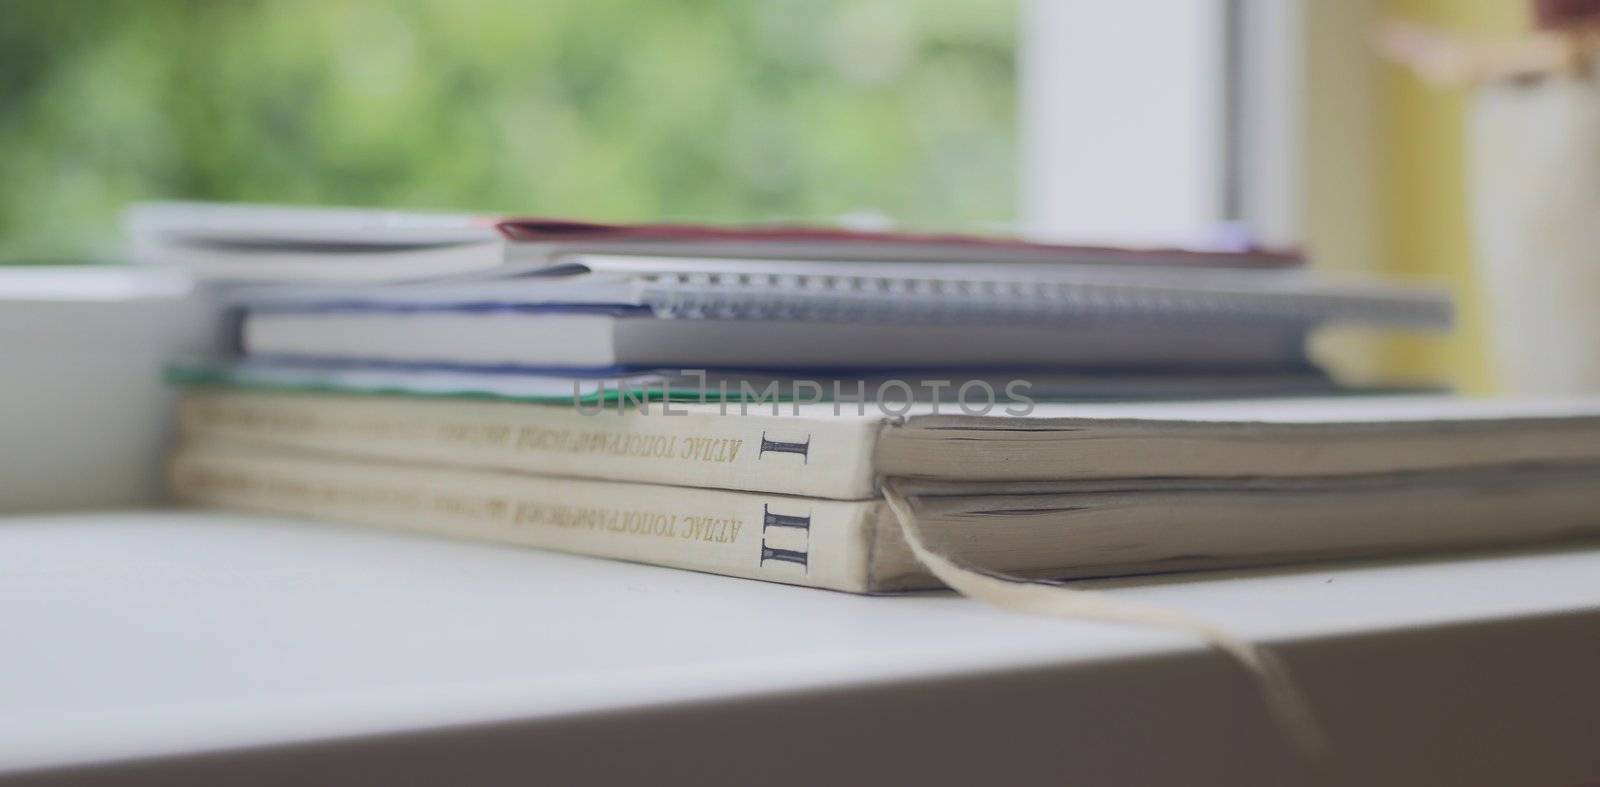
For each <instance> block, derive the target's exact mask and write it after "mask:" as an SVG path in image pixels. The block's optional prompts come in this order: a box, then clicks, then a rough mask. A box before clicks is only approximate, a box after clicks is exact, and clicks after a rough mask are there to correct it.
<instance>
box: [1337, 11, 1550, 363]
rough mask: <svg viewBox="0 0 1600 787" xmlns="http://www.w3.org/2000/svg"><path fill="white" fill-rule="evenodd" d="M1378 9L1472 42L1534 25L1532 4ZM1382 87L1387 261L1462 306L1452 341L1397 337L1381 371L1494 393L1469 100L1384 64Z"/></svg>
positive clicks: (1400, 272)
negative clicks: (1475, 249)
mask: <svg viewBox="0 0 1600 787" xmlns="http://www.w3.org/2000/svg"><path fill="white" fill-rule="evenodd" d="M1339 1H1340V0H1313V2H1339ZM1380 8H1381V9H1382V13H1383V15H1384V16H1385V17H1386V18H1389V19H1397V18H1398V19H1406V20H1410V21H1415V22H1421V23H1424V24H1430V25H1437V26H1440V27H1444V28H1447V29H1450V30H1454V31H1458V32H1461V33H1464V34H1468V35H1484V36H1505V35H1512V34H1515V33H1517V32H1520V31H1525V30H1527V29H1528V26H1529V15H1528V9H1527V4H1526V3H1524V2H1521V0H1383V1H1382V3H1381V4H1380ZM1381 89H1382V102H1383V104H1382V109H1383V111H1382V121H1381V133H1380V135H1379V137H1380V139H1381V142H1380V149H1381V157H1380V161H1379V165H1380V166H1381V167H1382V175H1381V177H1380V181H1379V182H1380V188H1381V191H1382V203H1383V204H1382V208H1383V210H1382V214H1381V215H1382V224H1381V228H1380V230H1379V232H1380V236H1381V241H1380V246H1381V254H1382V258H1383V259H1382V264H1383V266H1384V268H1385V269H1386V271H1387V272H1389V273H1391V274H1395V275H1397V276H1403V277H1422V278H1427V279H1429V280H1435V281H1443V282H1447V283H1449V284H1450V285H1451V286H1452V287H1453V288H1454V290H1455V292H1456V297H1457V303H1458V306H1459V307H1460V312H1459V314H1460V321H1459V323H1458V328H1457V330H1456V332H1455V334H1454V335H1453V336H1452V337H1451V338H1450V339H1448V340H1422V339H1397V340H1395V341H1393V342H1391V343H1389V344H1387V345H1386V346H1385V347H1383V348H1382V359H1381V366H1382V368H1383V369H1384V370H1385V371H1386V372H1388V373H1390V374H1393V375H1396V376H1400V377H1405V378H1416V379H1438V380H1449V381H1451V382H1453V383H1454V384H1455V385H1456V386H1458V387H1459V388H1461V389H1462V390H1464V391H1472V392H1487V391H1490V390H1492V389H1493V387H1494V380H1493V377H1492V375H1491V374H1490V371H1489V364H1488V359H1487V348H1486V346H1485V335H1484V330H1485V325H1484V320H1483V314H1482V310H1481V295H1480V293H1479V292H1478V291H1477V289H1476V286H1475V283H1474V280H1473V277H1472V266H1473V259H1472V249H1471V244H1470V240H1469V237H1468V225H1467V222H1468V220H1469V217H1468V210H1467V204H1468V201H1467V196H1466V188H1467V182H1466V178H1467V174H1468V173H1467V171H1466V151H1465V149H1464V145H1463V141H1464V131H1465V125H1464V119H1465V118H1464V111H1465V108H1466V100H1467V95H1466V94H1465V93H1464V92H1462V91H1450V90H1441V89H1438V88H1434V87H1430V86H1427V85H1424V84H1422V83H1421V82H1419V81H1418V80H1417V79H1416V78H1415V77H1414V76H1412V75H1411V74H1410V73H1408V72H1406V71H1405V70H1404V69H1402V68H1399V67H1396V66H1393V65H1385V66H1383V73H1382V88H1381Z"/></svg>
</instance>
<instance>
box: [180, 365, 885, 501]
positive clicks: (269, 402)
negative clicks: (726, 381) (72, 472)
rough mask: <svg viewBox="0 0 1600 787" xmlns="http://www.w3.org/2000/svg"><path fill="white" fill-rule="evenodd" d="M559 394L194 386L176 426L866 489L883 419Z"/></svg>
mask: <svg viewBox="0 0 1600 787" xmlns="http://www.w3.org/2000/svg"><path fill="white" fill-rule="evenodd" d="M773 406H774V405H773V404H772V403H770V402H769V403H767V404H764V405H751V406H750V408H749V409H748V413H747V414H740V410H739V407H740V405H739V404H737V403H732V404H729V405H728V412H727V414H726V415H724V414H723V413H722V410H721V408H719V406H718V405H692V406H691V405H673V406H672V408H663V406H662V403H660V402H652V403H650V404H649V405H648V407H649V409H648V410H647V411H646V412H639V411H638V409H637V408H636V407H635V406H633V405H628V406H621V407H619V406H616V405H611V406H607V407H606V408H605V409H604V410H603V411H602V412H593V413H590V414H587V415H585V414H584V413H583V412H580V411H579V410H578V409H577V408H576V407H567V406H562V405H555V404H528V403H520V402H495V401H474V400H464V399H432V398H427V397H418V396H390V397H380V396H339V395H308V394H292V393H267V392H259V391H229V390H213V389H203V388H197V389H191V390H190V391H188V392H186V393H185V395H184V397H183V400H182V404H181V407H180V411H179V428H180V430H181V431H182V433H183V434H184V435H187V436H190V437H196V438H201V437H204V438H224V439H228V440H236V441H247V442H252V443H258V444H262V445H272V446H279V447H285V448H297V449H303V450H311V451H318V452H324V453H329V454H334V455H342V456H349V457H363V458H371V459H385V460H396V461H408V462H426V463H429V464H440V465H451V466H458V467H477V468H490V469H500V470H512V471H521V472H527V473H535V474H543V475H561V476H575V477H579V478H598V479H605V480H615V481H638V482H643V483H659V484H671V485H676V486H705V487H713V488H718V489H737V490H745V491H754V492H776V493H779V494H790V495H802V496H807V497H825V498H832V499H837V500H865V499H869V498H872V497H874V494H875V487H874V483H875V471H874V467H873V455H874V451H875V448H876V443H877V436H878V430H879V426H880V424H881V421H880V420H879V419H877V418H873V417H859V416H858V414H857V413H855V412H854V411H851V410H850V409H848V407H847V408H846V410H845V415H843V416H840V417H798V416H792V415H788V414H787V413H790V412H792V409H791V406H790V405H787V404H783V405H779V407H780V413H783V414H780V415H773V414H772V408H773Z"/></svg>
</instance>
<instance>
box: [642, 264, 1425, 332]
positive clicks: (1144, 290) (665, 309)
mask: <svg viewBox="0 0 1600 787" xmlns="http://www.w3.org/2000/svg"><path fill="white" fill-rule="evenodd" d="M642 285H643V287H642V290H643V297H644V303H645V305H647V306H649V307H650V308H651V309H653V310H654V311H655V313H656V315H657V316H659V317H662V318H667V319H716V320H807V321H849V322H871V323H899V322H938V323H950V322H979V321H985V322H986V321H1026V322H1060V321H1081V320H1086V319H1119V318H1138V319H1140V320H1142V321H1150V320H1160V321H1195V320H1222V319H1235V320H1236V319H1240V318H1244V319H1252V320H1260V321H1282V322H1285V323H1302V324H1314V323H1317V322H1321V321H1325V320H1330V319H1361V320H1368V321H1373V322H1378V323H1386V324H1391V325H1418V326H1426V325H1432V324H1435V323H1436V322H1438V320H1439V319H1440V315H1439V314H1438V313H1437V312H1435V311H1430V310H1426V309H1422V310H1419V309H1418V308H1417V304H1416V303H1414V302H1411V301H1396V302H1386V301H1381V300H1375V299H1372V298H1366V297H1357V296H1349V295H1339V294H1324V293H1290V294H1285V293H1282V292H1261V293H1252V292H1237V291H1207V290H1202V289H1186V290H1180V289H1173V288H1165V287H1152V286H1139V285H1128V284H1100V283H1082V282H1049V281H1046V282H1039V281H1031V282H1030V281H995V280H947V279H929V278H889V277H869V276H839V275H796V274H771V273H757V274H751V273H737V274H728V273H665V274H652V275H648V276H645V277H642Z"/></svg>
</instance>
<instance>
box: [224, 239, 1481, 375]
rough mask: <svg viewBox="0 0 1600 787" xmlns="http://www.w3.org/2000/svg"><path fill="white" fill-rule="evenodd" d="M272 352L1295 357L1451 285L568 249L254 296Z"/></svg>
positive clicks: (969, 359)
mask: <svg viewBox="0 0 1600 787" xmlns="http://www.w3.org/2000/svg"><path fill="white" fill-rule="evenodd" d="M239 298H240V302H241V304H242V306H243V308H244V310H245V313H246V316H245V318H244V320H243V332H242V344H243V347H244V349H245V350H246V352H247V353H249V354H251V355H253V356H258V357H274V358H290V359H307V358H310V359H321V360H341V361H362V362H375V361H376V362H385V363H407V364H428V365H456V366H501V367H526V368H549V367H629V368H652V367H660V366H699V367H721V368H755V369H760V368H786V369H792V368H830V369H849V368H862V367H867V368H876V369H886V368H906V367H920V368H939V367H954V366H960V367H1000V366H1004V367H1016V366H1049V367H1062V366H1070V367H1076V368H1114V369H1124V368H1151V367H1168V368H1190V369H1192V368H1241V369H1243V368H1262V367H1274V368H1283V367H1286V366H1298V365H1304V364H1305V359H1304V354H1303V353H1304V341H1305V338H1306V336H1307V334H1308V333H1310V332H1312V331H1314V330H1316V329H1318V328H1320V327H1322V326H1324V325H1328V324H1356V325H1365V326H1378V327H1399V328H1409V329H1438V328H1443V327H1445V326H1447V325H1448V324H1449V319H1450V307H1449V302H1448V300H1446V299H1444V298H1442V297H1441V296H1439V295H1437V294H1434V293H1431V292H1426V291H1413V290H1405V289H1397V288H1394V287H1388V286H1376V285H1370V284H1362V285H1339V284H1330V283H1327V282H1323V281H1320V280H1317V279H1314V278H1310V277H1308V276H1306V275H1304V274H1302V273H1299V272H1294V271H1269V272H1261V271H1253V272H1252V271H1236V270H1164V271H1156V270H1154V269H1138V270H1125V271H1108V270H1106V269H1102V268H1079V267H1074V266H1057V267H1053V268H1049V269H1040V268H1038V267H1035V266H1026V265H991V266H974V265H965V264H939V263H920V264H918V263H885V262H851V263H840V262H829V263H823V262H816V261H795V260H763V259H748V260H738V259H729V258H724V259H708V258H693V259H690V258H672V257H641V256H626V255H596V254H569V255H564V256H562V257H561V263H560V264H559V265H556V266H552V267H547V268H544V269H541V270H539V271H536V272H524V273H521V274H513V275H505V276H499V277H492V278H479V279H476V280H466V281H463V280H458V279H456V280H446V281H437V282H425V283H410V284H388V285H366V286H322V287H271V288H258V289H252V290H247V291H245V292H244V293H242V294H241V295H240V296H239Z"/></svg>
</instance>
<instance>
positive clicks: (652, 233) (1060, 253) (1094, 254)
mask: <svg viewBox="0 0 1600 787" xmlns="http://www.w3.org/2000/svg"><path fill="white" fill-rule="evenodd" d="M496 226H497V227H498V228H499V229H500V232H501V233H502V234H504V235H505V236H506V237H507V238H509V239H511V240H513V241H518V242H529V243H566V244H582V243H585V242H596V243H619V244H620V243H662V244H671V243H674V242H682V243H684V244H692V245H695V246H706V245H711V246H714V245H717V244H730V245H732V244H738V245H742V246H753V245H768V244H772V245H777V246H793V247H795V248H796V249H809V250H813V251H820V252H826V251H829V250H838V251H845V250H848V249H867V248H881V249H883V250H885V251H889V250H893V249H895V248H896V247H900V248H903V249H904V250H905V251H906V252H907V253H908V254H909V253H910V252H912V251H913V250H917V249H922V250H926V249H937V250H940V251H943V252H947V253H950V254H966V253H970V255H971V257H972V258H973V259H975V260H979V261H983V260H993V261H1031V262H1051V261H1060V262H1084V261H1086V260H1088V259H1092V260H1093V261H1096V262H1104V263H1109V264H1121V263H1129V264H1151V265H1185V266H1188V265H1195V266H1201V267H1220V268H1291V267H1295V266H1298V265H1300V264H1302V262H1303V258H1302V257H1301V255H1300V254H1298V253H1295V252H1292V251H1282V250H1269V249H1258V248H1249V249H1242V250H1229V251H1209V250H1207V251H1201V250H1194V249H1178V248H1118V247H1109V246H1083V245H1072V244H1059V243H1041V242H1035V241H1029V240H1024V239H1021V238H1008V237H999V236H981V235H961V234H925V233H911V232H878V231H863V230H849V229H838V228H831V227H809V226H787V225H769V226H762V225H754V226H742V227H741V226H712V225H703V224H601V223H595V222H586V221H569V220H563V219H545V218H512V219H502V220H500V221H499V222H498V223H497V225H496Z"/></svg>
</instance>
